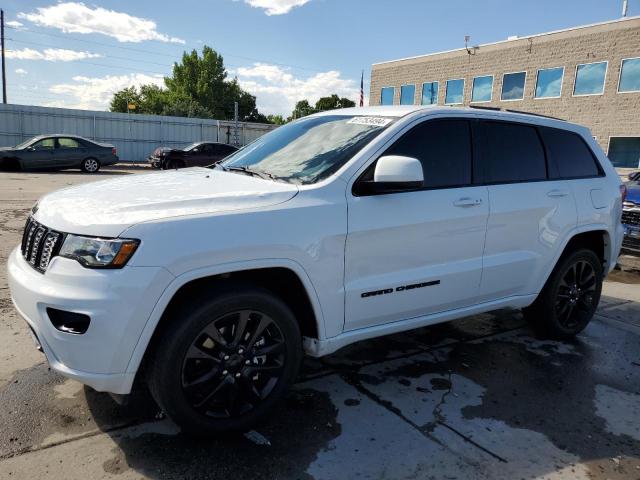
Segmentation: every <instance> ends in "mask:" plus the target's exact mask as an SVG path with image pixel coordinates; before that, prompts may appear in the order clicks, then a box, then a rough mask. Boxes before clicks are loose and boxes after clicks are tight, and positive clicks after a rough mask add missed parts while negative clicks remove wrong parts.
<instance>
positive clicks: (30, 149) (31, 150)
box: [27, 147, 36, 152]
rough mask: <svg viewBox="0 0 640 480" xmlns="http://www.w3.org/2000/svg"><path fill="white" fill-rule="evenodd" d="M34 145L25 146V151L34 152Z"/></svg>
mask: <svg viewBox="0 0 640 480" xmlns="http://www.w3.org/2000/svg"><path fill="white" fill-rule="evenodd" d="M35 151H36V147H27V152H35Z"/></svg>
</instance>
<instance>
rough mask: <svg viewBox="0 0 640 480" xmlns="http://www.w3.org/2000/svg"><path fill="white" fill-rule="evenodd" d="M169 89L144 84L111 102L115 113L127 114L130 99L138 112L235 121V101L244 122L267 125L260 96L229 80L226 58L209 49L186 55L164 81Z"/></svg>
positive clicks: (121, 93) (115, 95) (132, 88)
mask: <svg viewBox="0 0 640 480" xmlns="http://www.w3.org/2000/svg"><path fill="white" fill-rule="evenodd" d="M164 83H165V88H162V87H159V86H156V85H143V86H141V87H140V89H139V90H138V89H136V88H135V87H128V88H125V89H123V90H120V91H119V92H116V93H115V94H114V96H113V98H112V100H111V105H110V107H111V111H112V112H126V111H127V109H126V102H127V100H126V99H127V98H132V99H134V100H135V102H136V105H137V106H138V108H136V110H135V113H152V114H163V115H178V116H198V117H205V118H219V119H223V120H232V119H233V118H234V102H238V113H239V115H238V117H239V119H240V120H243V121H257V122H264V123H266V122H267V117H265V116H264V115H262V114H261V113H260V112H258V109H257V107H256V97H254V96H253V95H251V94H250V93H248V92H246V91H245V90H243V89H242V88H241V87H240V84H239V83H238V81H237V80H236V79H233V80H227V71H226V69H225V67H224V60H223V58H222V56H221V55H220V54H219V53H217V52H216V51H215V50H214V49H212V48H211V47H209V46H204V47H203V49H202V55H199V54H198V52H197V51H196V50H192V51H191V52H184V53H183V55H182V59H181V61H180V62H176V63H174V65H173V70H172V74H171V76H168V77H165V78H164Z"/></svg>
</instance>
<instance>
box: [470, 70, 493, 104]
mask: <svg viewBox="0 0 640 480" xmlns="http://www.w3.org/2000/svg"><path fill="white" fill-rule="evenodd" d="M492 90H493V76H492V75H487V76H485V77H476V78H474V79H473V89H472V91H471V101H472V102H490V101H491V91H492Z"/></svg>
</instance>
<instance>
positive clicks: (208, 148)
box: [200, 143, 216, 153]
mask: <svg viewBox="0 0 640 480" xmlns="http://www.w3.org/2000/svg"><path fill="white" fill-rule="evenodd" d="M200 151H201V152H202V153H216V147H215V146H214V145H211V144H210V143H204V144H203V145H202V147H201V149H200Z"/></svg>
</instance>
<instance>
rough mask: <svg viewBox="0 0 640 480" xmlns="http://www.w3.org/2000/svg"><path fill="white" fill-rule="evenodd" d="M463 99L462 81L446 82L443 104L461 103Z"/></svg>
mask: <svg viewBox="0 0 640 480" xmlns="http://www.w3.org/2000/svg"><path fill="white" fill-rule="evenodd" d="M463 98H464V80H463V79H459V80H447V93H446V95H445V98H444V103H446V104H452V103H462V100H463Z"/></svg>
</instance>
